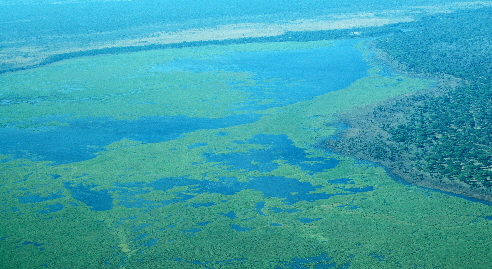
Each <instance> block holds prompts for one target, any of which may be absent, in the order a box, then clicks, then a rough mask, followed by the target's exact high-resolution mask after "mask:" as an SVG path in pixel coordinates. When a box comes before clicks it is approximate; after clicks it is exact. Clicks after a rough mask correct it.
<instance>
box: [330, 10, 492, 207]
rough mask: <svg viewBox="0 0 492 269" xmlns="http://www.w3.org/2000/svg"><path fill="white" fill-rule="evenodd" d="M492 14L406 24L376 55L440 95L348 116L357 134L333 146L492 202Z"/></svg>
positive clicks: (346, 133)
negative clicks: (425, 80) (425, 82)
mask: <svg viewBox="0 0 492 269" xmlns="http://www.w3.org/2000/svg"><path fill="white" fill-rule="evenodd" d="M491 22H492V9H491V8H483V9H478V10H466V11H459V12H454V13H449V14H440V15H436V16H432V17H427V18H424V19H422V20H420V21H416V22H411V23H405V24H401V25H400V27H401V29H402V30H401V31H397V32H395V33H394V34H393V35H390V36H386V37H382V38H379V39H377V40H375V41H374V42H373V43H372V46H373V48H375V51H376V55H377V56H379V58H380V59H383V60H385V61H386V62H388V63H390V64H391V65H392V66H393V67H394V68H395V69H396V70H397V71H398V72H402V73H407V74H408V73H409V74H411V75H413V76H417V77H427V78H431V79H433V80H434V81H436V83H435V85H434V86H433V87H430V88H428V89H427V90H425V91H420V92H415V93H414V94H411V95H404V96H400V97H398V98H394V99H388V100H385V102H382V103H380V104H377V105H372V106H369V107H366V108H364V109H358V110H354V111H351V112H347V113H344V114H343V115H340V116H341V118H342V121H343V122H344V123H346V124H347V125H349V126H350V127H351V128H348V129H345V130H343V131H341V133H340V134H339V136H340V137H341V139H340V140H328V141H326V142H325V145H326V146H327V147H329V148H331V149H333V150H335V151H337V152H343V153H344V154H347V155H350V156H354V157H357V158H361V159H365V160H370V161H373V162H377V163H380V164H382V165H384V166H386V167H388V168H389V170H390V171H391V172H393V173H394V174H396V175H398V176H400V177H402V178H403V179H404V180H406V181H408V182H411V183H414V184H417V185H421V186H426V187H432V188H437V189H441V190H445V191H449V192H454V193H458V194H464V195H467V196H470V197H474V198H478V199H483V200H487V201H492V188H491V187H492V158H491V156H492V129H491V126H492V106H491V104H492V103H491V100H492V80H491V76H490V73H491V70H492V53H491V51H492V50H491V48H492V34H491V33H492V23H491Z"/></svg>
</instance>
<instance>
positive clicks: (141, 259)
mask: <svg viewBox="0 0 492 269" xmlns="http://www.w3.org/2000/svg"><path fill="white" fill-rule="evenodd" d="M356 42H358V41H354V40H352V41H337V42H334V43H326V42H324V43H323V42H317V43H316V42H314V43H285V44H276V45H271V44H248V45H240V46H230V47H227V48H228V49H227V50H225V48H224V47H204V48H191V49H187V48H185V49H180V50H171V51H155V52H142V53H134V54H125V55H111V56H98V57H93V58H84V59H74V60H70V61H66V62H63V63H58V64H55V65H52V66H47V67H43V68H39V69H34V70H29V71H25V72H21V73H16V74H10V75H3V76H2V77H0V79H1V81H2V82H3V83H4V85H7V86H8V87H6V88H8V89H7V90H5V95H4V96H3V97H2V98H4V99H8V100H15V98H21V97H22V98H26V99H29V100H34V99H35V98H37V99H36V100H38V99H39V100H41V101H39V102H37V103H35V104H27V105H26V104H24V103H17V104H15V103H9V104H7V105H5V106H3V108H0V110H1V112H2V115H3V116H2V119H1V120H2V123H3V124H4V126H6V127H4V128H2V129H0V137H1V138H3V139H1V140H0V145H1V146H2V147H1V151H2V152H1V153H3V154H5V155H4V156H2V157H3V160H2V161H1V162H0V165H1V170H0V175H1V176H2V179H3V181H2V182H1V183H0V188H1V191H2V195H1V196H0V198H1V200H0V205H1V210H0V211H1V212H2V213H1V214H2V215H1V222H2V223H3V224H4V227H8V228H6V229H3V230H2V231H0V240H2V243H3V247H4V248H5V249H7V250H8V251H9V253H11V254H12V255H11V256H9V257H8V258H7V259H6V261H5V263H6V264H8V265H9V267H8V268H19V266H20V264H21V263H22V264H24V265H25V264H28V265H29V266H27V267H29V268H37V267H48V268H50V267H51V268H61V267H64V266H66V265H67V264H71V265H73V266H72V267H74V268H81V267H84V266H85V267H91V268H123V267H125V268H151V267H157V268H247V267H249V268H251V267H254V268H370V267H373V268H375V267H386V268H394V267H398V266H401V267H404V268H410V267H424V268H425V267H428V268H432V267H436V266H444V267H446V266H447V265H449V264H453V265H456V264H460V263H461V264H463V263H467V264H469V263H470V261H469V260H466V259H464V258H463V256H462V255H461V254H460V253H465V254H463V255H472V256H473V257H474V261H473V263H474V264H475V265H477V264H483V263H484V260H486V259H487V258H488V257H489V256H487V255H490V254H488V253H489V249H490V248H488V247H489V244H490V243H489V242H488V241H487V242H484V241H477V238H485V237H487V236H490V230H489V229H488V228H489V227H490V225H491V222H490V216H491V215H492V211H491V209H490V207H488V206H487V205H484V204H480V203H474V202H471V201H467V200H464V199H461V198H459V197H453V196H449V195H446V194H443V193H439V192H429V191H428V190H424V189H421V188H415V187H412V186H408V185H403V184H400V183H398V182H396V181H393V180H392V179H391V178H390V177H389V176H388V175H387V174H386V173H385V171H384V169H382V168H380V167H377V166H374V165H371V164H365V163H360V162H357V161H356V160H351V159H348V158H345V157H343V156H338V155H333V154H329V153H326V152H324V151H322V150H320V149H317V148H316V147H315V146H313V145H314V144H316V142H317V139H319V138H320V137H326V136H330V135H333V134H334V132H335V127H334V126H333V125H332V124H330V121H331V120H332V119H333V115H334V114H336V113H337V112H339V111H340V110H343V109H350V108H353V107H354V106H356V105H364V104H369V103H372V102H375V101H377V100H381V99H385V98H389V97H391V96H393V95H397V94H401V93H405V92H408V91H413V90H415V89H418V88H423V87H425V86H426V85H428V82H422V81H420V80H417V79H411V78H406V77H401V76H397V75H395V76H394V77H391V76H387V75H384V76H381V75H378V74H377V73H375V72H374V71H370V70H369V68H370V66H369V65H368V64H367V63H366V62H365V60H364V58H363V57H362V53H361V52H360V51H359V50H357V49H355V48H354V45H356ZM272 46H273V47H272ZM275 46H277V47H275ZM229 48H230V49H229ZM190 55H194V56H190ZM60 70H63V72H64V73H63V75H59V71H60ZM54 71H58V72H54ZM46 85H49V86H46ZM66 85H81V86H80V87H78V88H77V89H79V90H76V91H66ZM381 89H385V92H384V93H383V92H381ZM38 95H39V96H38ZM19 96H20V97H19ZM79 99H83V100H87V101H86V102H85V103H83V104H80V103H79V102H72V100H79ZM67 104H68V105H67ZM33 115H35V116H33ZM402 243H403V244H402ZM444 245H446V246H450V247H449V248H446V249H443V248H442V246H444ZM450 248H451V249H450ZM416 249H423V250H425V251H417V252H416ZM477 249H478V251H477ZM441 250H442V251H441ZM472 250H473V251H472ZM460 255H461V256H460ZM27 256H28V257H36V259H29V260H26V259H25V257H27ZM476 268H479V267H476Z"/></svg>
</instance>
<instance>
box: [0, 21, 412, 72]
mask: <svg viewBox="0 0 492 269" xmlns="http://www.w3.org/2000/svg"><path fill="white" fill-rule="evenodd" d="M347 16H348V18H340V19H338V20H297V21H291V22H287V23H273V24H267V23H242V24H230V25H219V26H217V27H214V28H203V29H201V28H196V29H188V30H183V31H176V32H156V33H152V34H151V35H150V37H148V36H147V37H140V38H130V39H122V40H107V41H104V42H99V43H98V44H96V43H94V44H88V45H87V46H83V47H82V46H77V45H70V44H66V45H65V46H66V48H63V49H56V48H53V49H50V48H47V47H44V48H43V47H41V46H39V47H35V46H29V45H26V46H20V47H13V48H5V50H4V52H3V53H2V54H3V55H1V54H0V59H1V60H2V63H3V65H8V66H10V68H2V67H1V66H0V74H3V73H10V72H16V71H21V70H27V69H32V68H36V67H40V66H44V65H47V64H50V63H54V62H58V61H61V60H65V59H71V58H77V57H85V56H96V55H104V54H115V53H127V52H137V51H145V50H156V49H168V48H181V47H192V46H205V45H230V44H241V43H255V42H285V41H315V40H327V39H336V38H341V37H343V38H350V37H351V36H350V35H351V34H352V36H356V37H360V35H361V34H363V33H360V32H359V30H357V31H353V32H351V31H350V30H351V29H367V28H379V27H382V26H387V25H392V24H397V23H402V22H409V21H412V19H411V18H409V17H403V18H400V19H389V18H370V17H371V16H373V15H372V14H369V15H367V14H366V15H352V16H353V17H350V16H349V15H347ZM361 16H366V17H361ZM367 16H369V17H367ZM337 31H339V32H340V33H336V32H337ZM329 32H333V33H329ZM322 34H325V35H326V36H325V37H322V36H321V35H322ZM333 34H334V36H333ZM96 36H97V34H96V35H94V37H96ZM6 55H7V56H6ZM26 55H27V56H26Z"/></svg>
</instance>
